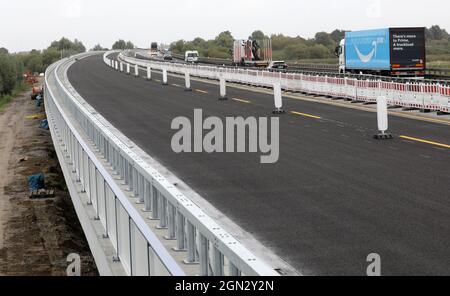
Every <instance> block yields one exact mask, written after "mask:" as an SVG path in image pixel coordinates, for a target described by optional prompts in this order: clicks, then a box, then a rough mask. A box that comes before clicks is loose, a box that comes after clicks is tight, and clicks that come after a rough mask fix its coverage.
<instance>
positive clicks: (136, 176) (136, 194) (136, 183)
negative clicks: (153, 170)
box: [132, 167, 139, 197]
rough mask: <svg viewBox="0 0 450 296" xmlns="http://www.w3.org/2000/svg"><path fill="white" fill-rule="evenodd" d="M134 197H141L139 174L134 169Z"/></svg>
mask: <svg viewBox="0 0 450 296" xmlns="http://www.w3.org/2000/svg"><path fill="white" fill-rule="evenodd" d="M132 172H133V197H139V172H138V171H137V169H136V168H134V167H133V171H132Z"/></svg>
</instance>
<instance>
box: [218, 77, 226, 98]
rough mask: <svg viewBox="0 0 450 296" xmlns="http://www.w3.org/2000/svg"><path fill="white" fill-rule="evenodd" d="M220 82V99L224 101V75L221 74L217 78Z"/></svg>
mask: <svg viewBox="0 0 450 296" xmlns="http://www.w3.org/2000/svg"><path fill="white" fill-rule="evenodd" d="M219 82H220V97H219V100H220V101H226V100H227V81H226V80H225V77H223V76H221V77H220V79H219Z"/></svg>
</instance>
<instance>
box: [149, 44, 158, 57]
mask: <svg viewBox="0 0 450 296" xmlns="http://www.w3.org/2000/svg"><path fill="white" fill-rule="evenodd" d="M150 55H151V56H157V55H158V43H157V42H152V44H151V45H150Z"/></svg>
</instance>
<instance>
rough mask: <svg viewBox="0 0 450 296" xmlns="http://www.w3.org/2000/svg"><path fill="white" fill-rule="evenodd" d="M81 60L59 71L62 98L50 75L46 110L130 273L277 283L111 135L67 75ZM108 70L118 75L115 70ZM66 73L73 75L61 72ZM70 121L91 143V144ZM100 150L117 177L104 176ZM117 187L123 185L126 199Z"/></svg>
mask: <svg viewBox="0 0 450 296" xmlns="http://www.w3.org/2000/svg"><path fill="white" fill-rule="evenodd" d="M80 58H83V56H77V57H74V58H72V59H69V60H66V61H64V62H62V63H60V64H58V65H57V67H56V70H55V79H56V86H55V87H56V88H57V90H58V95H59V96H58V97H55V93H54V92H53V90H52V88H51V85H50V84H49V82H48V78H47V77H48V76H49V74H50V73H49V72H47V75H46V82H45V83H46V89H47V90H48V92H47V97H46V107H47V110H48V113H49V114H50V117H51V118H52V129H54V130H55V131H56V132H57V135H58V140H59V143H60V145H61V147H62V148H61V149H64V150H65V152H66V154H67V155H68V156H69V158H70V160H71V163H72V168H73V172H74V173H75V174H76V177H77V179H78V180H79V182H80V185H81V186H82V189H83V192H84V193H85V194H86V195H87V197H88V200H89V204H91V205H92V207H93V209H94V210H95V213H96V215H97V219H99V221H101V223H102V226H103V230H104V237H105V238H109V239H110V241H111V243H112V244H113V246H114V249H115V252H116V254H117V256H116V258H115V259H116V260H119V261H120V262H121V264H122V265H123V267H124V269H125V271H126V273H127V274H128V275H177V276H178V275H184V274H185V272H184V271H183V266H184V267H186V266H191V265H193V266H196V265H197V266H198V268H194V269H195V270H196V272H195V274H198V275H202V276H208V275H214V276H222V275H246V276H255V275H278V273H276V271H275V270H274V269H272V268H270V267H269V266H268V265H266V264H265V263H263V262H262V261H261V260H259V259H258V258H256V257H255V256H254V255H253V254H252V253H251V252H250V251H249V250H248V249H246V248H245V247H244V246H243V245H242V244H241V243H240V242H238V241H237V240H236V239H234V238H233V237H232V236H231V235H230V234H228V233H227V232H226V231H225V230H223V229H222V228H221V227H220V226H219V225H218V224H217V223H216V222H215V221H214V220H213V219H211V218H210V217H208V216H207V215H206V214H205V213H204V212H203V211H202V210H201V209H200V208H199V207H198V206H197V205H195V204H194V203H193V202H192V201H191V200H190V199H188V198H187V197H186V196H184V195H183V194H182V193H180V192H179V190H178V189H177V188H175V186H174V185H173V184H171V183H170V182H169V181H168V180H167V179H166V178H164V177H163V176H162V175H161V174H159V173H158V172H157V171H156V170H155V169H153V168H152V167H151V166H150V165H149V164H147V163H146V162H145V161H143V160H142V159H141V158H140V157H139V156H138V155H137V154H135V153H134V152H133V151H132V150H131V149H130V148H129V147H128V145H127V144H125V143H123V142H122V141H121V140H120V139H119V138H117V137H116V136H115V135H114V134H113V133H112V132H110V131H109V129H108V125H107V124H105V123H104V120H103V119H101V120H99V119H98V118H97V115H96V114H97V113H96V112H95V110H93V109H92V107H90V106H89V105H88V104H87V103H86V102H84V101H82V99H81V98H80V99H77V98H76V97H75V96H74V94H73V93H72V92H73V91H74V90H73V89H72V88H71V86H70V83H69V82H68V79H67V68H68V67H70V65H71V63H73V62H74V60H78V59H80ZM105 62H108V63H109V65H110V66H114V67H117V68H119V65H118V63H117V62H113V61H111V60H109V61H108V60H107V59H105ZM64 65H66V66H68V67H66V68H65V69H63V66H64ZM59 70H61V71H63V73H59V72H58V71H59ZM70 90H71V91H72V92H71V91H70ZM66 111H67V113H68V114H70V116H71V117H70V118H69V117H68V114H67V113H66ZM71 118H72V120H74V121H75V123H76V124H77V125H79V129H81V131H82V132H83V133H84V135H85V136H86V137H87V138H88V139H89V140H88V141H87V142H86V141H84V138H83V136H82V134H81V132H79V129H77V128H76V127H75V124H74V123H72V122H71V120H70V119H71ZM95 150H98V153H99V154H100V155H101V157H102V160H103V162H106V163H107V164H108V166H110V167H111V168H112V171H113V172H109V171H108V170H107V169H106V168H105V166H104V165H103V164H102V161H101V160H99V159H98V157H97V154H96V153H95V152H94V151H95ZM116 179H120V180H121V182H123V185H125V186H126V187H127V190H128V194H127V193H126V192H124V191H123V190H121V188H120V187H119V185H118V184H117V183H116ZM138 204H141V207H144V209H142V208H138V206H137V205H138ZM150 220H153V221H154V222H157V223H158V226H157V228H158V229H159V230H163V231H165V232H166V237H165V240H167V242H169V241H173V242H174V243H173V244H174V248H173V250H170V251H168V250H167V248H166V247H164V245H167V243H164V244H163V242H161V240H160V239H159V238H158V237H157V236H156V235H155V234H154V232H153V230H154V228H152V226H151V225H150V224H149V221H150ZM174 254H178V255H176V256H175V257H180V258H182V257H185V259H184V261H182V259H180V260H178V261H176V260H175V259H174V258H175V257H174ZM190 268H191V270H192V267H190Z"/></svg>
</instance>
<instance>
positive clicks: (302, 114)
mask: <svg viewBox="0 0 450 296" xmlns="http://www.w3.org/2000/svg"><path fill="white" fill-rule="evenodd" d="M291 113H292V114H294V115H300V116H305V117H310V118H314V119H322V117H319V116H315V115H311V114H306V113H300V112H296V111H291Z"/></svg>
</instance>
